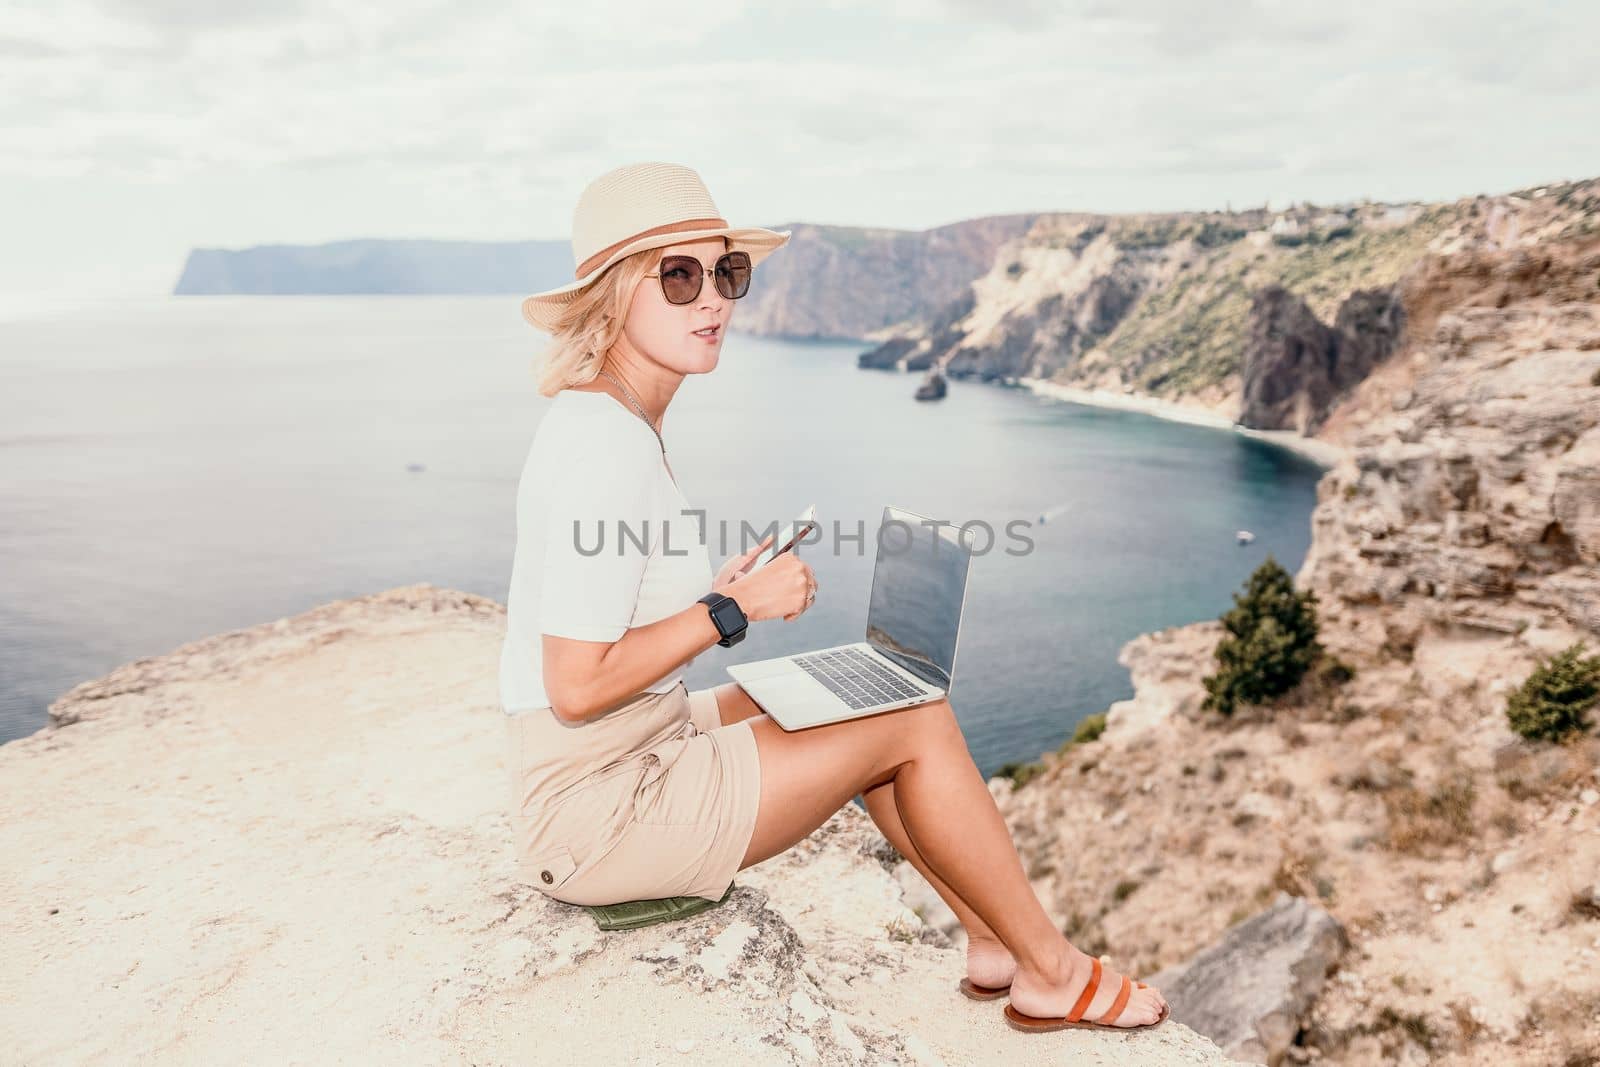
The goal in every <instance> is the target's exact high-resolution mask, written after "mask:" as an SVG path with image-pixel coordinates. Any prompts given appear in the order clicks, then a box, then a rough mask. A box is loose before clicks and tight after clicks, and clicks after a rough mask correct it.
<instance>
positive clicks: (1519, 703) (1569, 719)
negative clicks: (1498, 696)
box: [1506, 641, 1600, 741]
mask: <svg viewBox="0 0 1600 1067" xmlns="http://www.w3.org/2000/svg"><path fill="white" fill-rule="evenodd" d="M1584 648H1585V644H1584V642H1582V641H1579V642H1577V643H1576V644H1573V645H1569V646H1567V647H1566V648H1565V649H1563V650H1562V651H1560V652H1558V653H1556V655H1554V656H1552V657H1550V658H1548V659H1546V660H1543V661H1541V662H1540V664H1539V665H1538V666H1537V667H1535V668H1534V670H1533V673H1532V674H1530V675H1528V678H1527V680H1526V681H1524V682H1523V683H1522V685H1521V686H1520V687H1519V688H1518V689H1517V690H1516V692H1514V693H1512V694H1511V696H1510V698H1509V699H1507V701H1506V718H1507V719H1508V720H1510V722H1511V728H1512V729H1513V730H1515V731H1516V732H1517V733H1519V734H1521V735H1522V736H1523V737H1526V738H1528V739H1529V740H1533V741H1561V740H1563V739H1565V738H1567V737H1570V736H1572V735H1573V734H1579V733H1583V732H1584V731H1586V730H1588V729H1589V712H1590V711H1591V710H1592V709H1593V708H1594V707H1595V705H1596V704H1597V703H1600V655H1595V656H1587V657H1585V656H1584V654H1583V652H1584Z"/></svg>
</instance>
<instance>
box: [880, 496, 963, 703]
mask: <svg viewBox="0 0 1600 1067" xmlns="http://www.w3.org/2000/svg"><path fill="white" fill-rule="evenodd" d="M933 521H934V520H932V519H928V518H926V517H925V516H922V515H917V514H914V513H912V512H909V511H904V510H902V509H900V508H896V507H886V508H884V509H883V527H882V528H881V529H880V530H879V531H878V557H877V563H876V564H875V565H874V567H873V569H872V598H871V601H870V602H869V604H868V605H867V643H868V644H870V645H872V646H873V647H874V648H876V649H877V650H878V651H879V652H881V653H883V654H884V655H885V656H888V657H889V658H890V659H892V660H894V661H895V662H896V663H898V664H900V665H901V666H902V667H904V668H905V669H906V670H908V671H910V672H911V673H913V674H915V675H917V676H918V677H919V678H922V679H923V680H924V681H927V682H930V683H932V684H934V685H937V686H940V687H941V688H944V689H949V687H950V678H951V675H952V674H953V673H954V672H955V665H956V635H957V632H958V631H959V630H960V628H961V602H962V599H963V598H964V597H965V596H966V591H967V571H968V569H969V567H970V564H971V562H972V549H971V546H970V544H969V543H968V542H967V541H965V540H964V539H963V538H962V537H961V536H960V532H961V531H960V529H959V528H958V527H956V526H955V525H953V524H951V523H948V522H941V523H939V524H938V525H930V524H931V523H933Z"/></svg>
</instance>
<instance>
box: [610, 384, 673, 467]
mask: <svg viewBox="0 0 1600 1067" xmlns="http://www.w3.org/2000/svg"><path fill="white" fill-rule="evenodd" d="M600 373H601V374H604V375H605V376H606V377H607V378H611V375H610V374H609V373H608V372H607V371H606V370H605V368H603V367H602V368H601V369H600ZM611 384H613V385H615V386H616V387H617V388H618V389H621V390H622V395H623V396H626V397H627V398H628V403H630V404H632V405H633V410H635V411H637V412H638V413H639V417H640V418H641V419H643V420H644V424H645V425H646V426H648V427H650V432H651V433H653V434H655V435H656V443H657V444H659V445H660V446H661V458H662V459H665V458H666V456H667V443H666V442H665V441H663V440H662V439H661V431H660V430H658V429H656V427H655V424H654V423H652V422H651V421H650V416H648V415H646V414H645V413H644V407H643V405H641V404H640V403H639V401H637V400H635V399H634V398H633V394H632V393H631V392H629V391H628V387H627V386H626V385H623V384H622V383H621V382H619V381H617V380H616V379H615V378H611Z"/></svg>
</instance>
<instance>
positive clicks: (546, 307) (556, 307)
mask: <svg viewBox="0 0 1600 1067" xmlns="http://www.w3.org/2000/svg"><path fill="white" fill-rule="evenodd" d="M792 232H793V231H791V230H764V229H762V228H761V227H759V226H746V227H733V226H729V225H728V222H727V220H726V219H724V218H723V217H722V216H721V215H720V214H719V213H718V211H717V205H716V204H714V203H712V202H711V194H710V193H709V192H707V191H706V186H705V183H704V182H703V181H701V180H700V175H698V174H696V173H695V172H694V171H693V170H691V169H690V168H688V167H685V166H681V165H679V164H677V163H630V164H628V165H627V166H624V167H618V168H616V169H615V170H609V171H607V172H606V173H604V174H602V175H600V177H598V178H596V179H595V180H594V181H592V182H590V183H589V184H588V185H587V186H585V187H584V190H583V192H582V193H581V194H580V195H579V196H578V207H577V210H575V211H574V212H573V213H572V258H573V260H574V261H575V262H576V263H577V265H578V267H577V270H576V271H575V272H574V276H575V277H576V278H577V281H575V282H572V283H571V284H569V285H563V286H561V287H560V288H559V289H547V290H545V291H544V292H542V293H534V294H533V295H532V296H529V297H525V298H523V301H522V317H523V318H525V319H527V320H528V322H529V323H531V324H532V325H534V326H537V327H538V328H539V329H541V330H544V331H546V332H551V331H553V330H554V328H555V321H556V317H557V316H558V315H560V314H561V309H562V308H563V307H565V306H566V304H567V302H568V301H570V300H571V299H572V298H573V297H574V296H576V295H577V294H578V293H579V292H581V291H582V290H583V289H584V288H585V287H586V286H588V285H589V284H590V283H591V282H593V281H594V280H595V279H596V278H598V277H600V275H601V274H602V273H604V271H605V269H606V268H607V267H609V266H611V265H612V264H613V263H615V262H617V261H618V260H620V259H622V258H624V257H626V256H630V255H632V254H633V253H635V252H641V251H643V250H644V249H647V248H660V247H663V246H665V245H675V244H680V243H683V242H687V241H695V240H699V239H701V238H705V237H726V238H727V239H728V249H729V251H743V252H748V253H749V255H750V265H751V266H754V265H755V264H757V263H760V262H761V261H762V260H763V259H765V258H767V256H769V255H771V254H772V253H773V252H776V251H777V250H778V249H779V248H781V247H783V245H784V243H785V242H787V241H788V240H789V234H790V233H792Z"/></svg>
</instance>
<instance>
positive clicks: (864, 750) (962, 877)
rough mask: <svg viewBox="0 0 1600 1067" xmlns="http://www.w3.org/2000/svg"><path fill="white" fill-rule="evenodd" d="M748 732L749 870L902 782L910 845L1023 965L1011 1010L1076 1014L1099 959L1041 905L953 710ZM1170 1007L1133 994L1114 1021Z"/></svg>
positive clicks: (762, 720) (1097, 999)
mask: <svg viewBox="0 0 1600 1067" xmlns="http://www.w3.org/2000/svg"><path fill="white" fill-rule="evenodd" d="M750 730H751V732H752V733H753V734H754V735H755V739H756V748H757V750H758V752H759V753H760V757H761V806H760V810H759V811H758V812H757V815H756V826H755V832H754V834H753V835H752V836H751V839H750V845H749V847H748V849H747V850H746V852H745V856H744V859H743V861H742V862H741V863H740V867H741V868H744V867H749V866H751V865H752V864H755V863H760V862H761V861H762V860H765V859H768V858H770V857H772V856H775V855H777V854H778V853H780V852H783V851H784V850H785V849H787V848H789V847H790V846H791V845H793V844H795V843H796V842H797V841H800V840H801V839H803V838H805V837H807V836H808V835H810V833H811V832H812V831H813V830H815V829H816V828H817V827H818V826H821V825H822V824H823V823H824V822H825V821H827V819H828V817H829V816H830V815H832V814H833V813H834V812H836V811H838V810H839V808H840V807H842V806H843V805H844V804H845V803H847V802H848V801H849V800H850V798H851V797H853V796H855V795H856V794H857V793H864V792H865V791H867V790H869V789H872V788H874V787H876V786H879V785H882V784H884V783H886V782H891V781H892V782H893V783H894V786H895V791H894V801H895V807H896V810H897V812H898V814H899V816H900V818H901V820H902V826H903V828H904V830H905V833H906V835H907V839H908V840H909V841H910V842H912V844H913V847H914V848H915V850H916V851H917V852H918V853H919V854H920V855H921V856H922V857H923V859H924V861H925V862H926V863H927V864H928V865H929V868H930V870H932V871H933V872H934V873H935V874H936V875H937V876H938V877H939V878H940V879H941V880H942V881H943V882H944V883H945V884H946V885H947V886H948V887H949V888H950V889H951V890H952V891H953V894H954V895H955V896H956V897H957V898H958V899H960V900H961V901H963V902H965V903H966V904H967V905H968V906H969V907H970V908H971V909H972V911H973V912H974V913H975V914H976V915H977V916H978V917H979V919H980V920H981V921H982V922H984V923H985V924H986V925H988V927H989V928H990V929H991V930H993V931H994V932H995V934H996V935H997V936H998V937H999V939H1000V941H1001V942H1002V943H1003V944H1004V945H1005V946H1006V947H1007V948H1008V949H1010V950H1011V954H1012V955H1013V956H1014V957H1015V958H1016V961H1017V973H1016V976H1015V978H1014V979H1013V981H1012V986H1011V1002H1012V1003H1013V1004H1015V1005H1016V1007H1017V1010H1018V1011H1021V1012H1023V1013H1025V1014H1028V1015H1047V1016H1060V1015H1065V1014H1066V1013H1067V1012H1068V1010H1070V1009H1071V1007H1072V1005H1073V1003H1074V1001H1075V1000H1076V999H1077V996H1078V994H1079V993H1080V992H1081V991H1082V989H1083V987H1084V986H1085V984H1086V983H1087V982H1088V979H1089V972H1090V962H1091V961H1090V958H1089V957H1088V956H1087V955H1085V954H1084V953H1083V952H1080V951H1079V950H1078V949H1076V948H1074V947H1073V946H1072V944H1071V943H1070V942H1068V941H1067V939H1066V938H1065V937H1064V936H1063V935H1062V934H1061V931H1059V930H1057V929H1056V927H1055V924H1054V923H1052V922H1051V920H1050V917H1049V916H1048V915H1046V914H1045V911H1044V908H1042V907H1041V906H1040V904H1039V900H1038V898H1037V897H1035V896H1034V893H1033V888H1032V886H1030V885H1029V884H1028V879H1027V875H1026V874H1025V873H1024V872H1023V870H1022V861H1021V859H1020V858H1019V857H1018V856H1017V850H1016V847H1015V846H1014V845H1013V844H1012V842H1011V835H1010V833H1009V831H1008V830H1007V828H1006V824H1005V820H1004V819H1002V818H1001V816H1000V811H999V809H998V808H997V807H996V806H995V803H994V798H993V797H992V796H990V795H989V790H988V787H987V786H986V785H985V784H984V782H983V778H982V776H980V775H979V774H978V769H977V767H976V766H975V765H974V764H973V762H972V756H971V755H970V754H969V753H968V751H967V745H966V740H965V738H964V737H962V734H961V727H960V725H959V724H958V723H957V722H956V718H955V712H954V710H953V709H952V708H951V707H950V704H949V702H948V701H946V700H937V701H930V702H928V703H926V704H919V705H916V706H915V707H911V708H901V709H898V710H896V711H888V712H883V713H881V714H878V715H870V716H867V717H866V718H862V719H851V720H849V721H847V722H839V723H830V724H829V725H826V726H816V727H812V728H810V729H807V730H799V731H796V732H794V733H788V732H786V731H784V730H783V729H782V728H780V727H779V726H778V725H777V724H776V723H774V722H772V721H771V720H770V719H768V718H767V717H765V716H759V717H755V718H752V719H751V720H750ZM908 858H909V857H908ZM1119 978H1120V975H1119V974H1118V973H1117V972H1115V971H1110V970H1109V968H1108V969H1107V974H1106V976H1105V977H1104V978H1102V980H1101V984H1100V988H1099V989H1098V990H1097V992H1096V993H1095V996H1094V999H1093V1000H1092V1001H1091V1002H1090V1004H1089V1006H1088V1008H1087V1009H1086V1010H1085V1012H1084V1014H1083V1018H1085V1019H1091V1020H1092V1019H1095V1018H1097V1017H1098V1016H1100V1015H1102V1014H1104V1012H1105V1011H1106V1010H1107V1009H1108V1008H1109V1007H1110V1006H1111V1003H1112V1001H1113V1000H1115V999H1116V996H1117V993H1118V985H1119ZM1164 1003H1165V1000H1164V999H1163V998H1162V996H1161V993H1160V991H1159V990H1156V989H1154V988H1148V987H1147V988H1143V989H1140V988H1135V989H1134V991H1133V994H1132V995H1131V996H1130V997H1129V999H1128V1003H1127V1005H1126V1006H1125V1007H1124V1009H1123V1011H1122V1014H1121V1015H1120V1016H1119V1017H1118V1018H1117V1020H1116V1022H1117V1024H1118V1025H1126V1026H1133V1025H1139V1024H1142V1023H1149V1022H1153V1021H1154V1020H1155V1019H1156V1018H1157V1016H1158V1015H1159V1014H1160V1009H1161V1007H1162V1005H1163V1004H1164Z"/></svg>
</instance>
